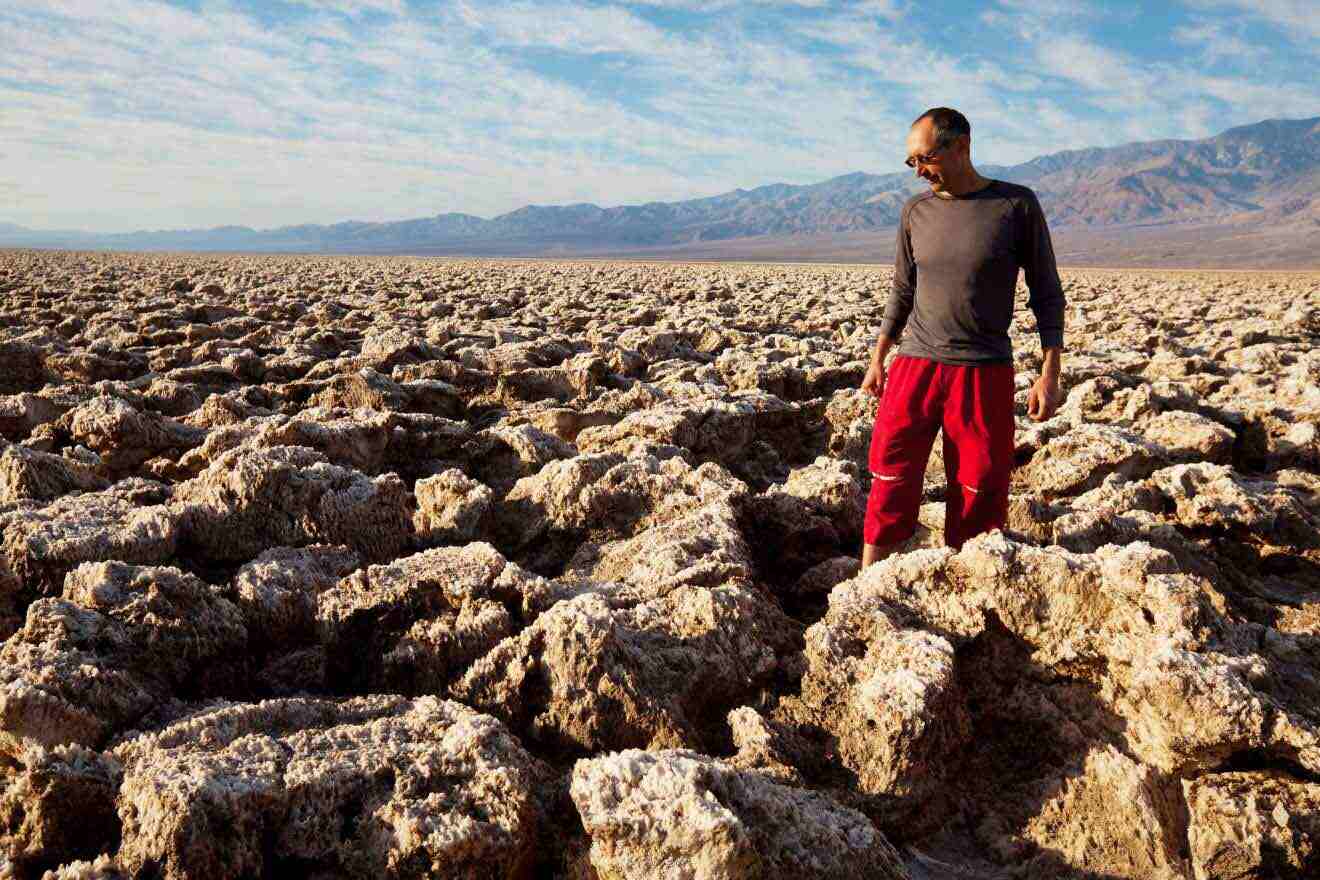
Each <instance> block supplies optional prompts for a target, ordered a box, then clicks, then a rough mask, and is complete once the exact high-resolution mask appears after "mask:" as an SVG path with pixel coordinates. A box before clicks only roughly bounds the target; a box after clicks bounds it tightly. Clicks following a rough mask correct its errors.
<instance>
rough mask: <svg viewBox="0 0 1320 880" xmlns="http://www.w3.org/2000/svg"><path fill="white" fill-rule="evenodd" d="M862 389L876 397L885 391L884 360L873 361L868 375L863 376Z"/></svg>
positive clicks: (867, 371)
mask: <svg viewBox="0 0 1320 880" xmlns="http://www.w3.org/2000/svg"><path fill="white" fill-rule="evenodd" d="M862 391H864V392H866V393H867V394H869V395H871V396H872V397H875V398H879V397H880V395H882V394H884V393H885V363H884V361H871V366H870V367H868V368H867V370H866V375H865V376H864V377H863V378H862Z"/></svg>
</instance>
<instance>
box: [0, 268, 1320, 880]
mask: <svg viewBox="0 0 1320 880" xmlns="http://www.w3.org/2000/svg"><path fill="white" fill-rule="evenodd" d="M889 274H890V273H889V271H888V270H887V269H885V268H882V267H866V266H831V265H775V266H770V265H757V264H680V263H650V264H647V263H611V262H555V261H508V262H496V261H479V260H458V259H455V260H422V259H409V258H318V257H249V256H237V255H236V256H177V255H169V256H166V255H142V254H118V255H115V254H86V253H81V254H79V253H56V252H34V251H15V252H4V253H0V291H2V292H3V300H2V302H3V311H0V436H3V438H4V443H3V446H2V447H0V529H3V538H2V540H0V637H3V638H4V639H5V641H4V644H3V648H0V731H3V735H0V753H2V754H3V757H4V761H3V768H4V769H3V771H0V779H2V780H3V795H0V852H2V853H3V856H0V859H3V860H4V861H0V873H3V872H4V871H8V872H10V873H11V874H12V875H13V876H18V877H27V876H32V877H38V876H41V874H42V872H43V871H46V870H48V869H49V870H51V871H52V875H51V876H58V877H63V878H73V877H105V878H109V877H121V876H122V877H165V878H193V877H198V878H200V877H206V878H223V877H246V876H309V877H310V876H320V877H327V876H362V877H368V876H370V877H379V876H397V877H423V876H443V877H482V878H488V877H509V878H522V877H529V876H538V877H541V876H545V877H562V878H588V877H599V878H611V880H613V878H630V880H631V878H638V880H640V878H668V877H673V878H678V877H699V878H726V877H727V878H735V877H767V878H769V877H783V876H796V877H802V878H807V877H820V878H838V877H843V876H859V877H900V876H905V875H906V873H907V872H909V871H910V872H912V875H913V876H920V877H932V876H968V877H1021V878H1026V877H1032V878H1035V877H1040V878H1045V877H1060V876H1070V877H1082V878H1092V880H1099V878H1116V877H1123V878H1129V877H1130V878H1189V877H1196V878H1210V877H1230V876H1231V877H1249V876H1276V875H1277V876H1310V874H1309V873H1308V872H1320V855H1317V853H1320V782H1317V780H1318V779H1320V678H1317V676H1318V675H1320V640H1318V638H1317V636H1318V635H1320V435H1318V434H1317V432H1318V431H1320V351H1317V348H1316V343H1317V341H1320V274H1317V273H1311V274H1306V273H1245V272H1241V273H1226V272H1196V271H1178V272H1145V271H1134V270H1123V271H1110V270H1099V269H1097V270H1084V271H1083V270H1077V271H1065V272H1064V282H1065V288H1066V291H1067V295H1068V299H1069V305H1068V308H1067V329H1066V334H1065V342H1066V353H1065V355H1064V359H1063V377H1062V384H1063V388H1064V392H1065V395H1066V400H1065V403H1064V404H1063V406H1062V407H1061V409H1060V411H1059V413H1058V414H1057V415H1056V416H1055V417H1054V418H1053V419H1051V420H1050V421H1048V422H1043V423H1035V422H1031V421H1029V420H1028V419H1027V418H1026V416H1025V397H1026V391H1027V388H1028V387H1029V385H1030V382H1031V380H1032V379H1034V377H1035V375H1036V370H1037V369H1038V367H1039V362H1040V358H1039V343H1038V341H1037V340H1036V339H1035V338H1034V330H1033V324H1032V318H1031V315H1030V313H1029V312H1028V311H1026V309H1025V307H1022V306H1020V311H1019V315H1018V318H1017V321H1016V324H1015V327H1014V343H1015V348H1016V359H1017V369H1018V391H1019V394H1018V400H1017V417H1018V431H1017V462H1018V467H1017V469H1016V470H1015V473H1014V483H1013V490H1014V496H1013V500H1012V506H1011V511H1010V522H1009V528H1008V529H1007V530H1006V531H1004V532H1003V533H995V534H991V535H987V536H982V537H980V538H977V539H975V540H973V541H971V542H969V543H968V544H967V546H966V547H964V548H963V550H962V551H961V552H959V553H957V554H954V553H952V552H951V551H950V550H948V549H946V548H944V547H943V542H942V536H941V534H940V527H941V523H942V499H943V497H944V489H945V487H944V477H943V471H942V462H940V460H939V456H938V449H939V445H938V444H937V445H936V455H935V456H934V457H933V458H932V462H931V467H930V469H929V471H928V473H927V480H926V486H925V496H924V498H925V504H924V505H923V508H922V526H921V528H920V529H919V531H918V534H917V535H916V536H915V537H914V538H913V540H912V542H911V546H910V547H909V548H908V549H909V551H910V552H906V553H904V554H902V555H900V556H896V557H894V558H892V559H890V560H887V561H885V562H883V563H881V564H879V565H877V566H874V567H873V568H870V569H868V570H867V571H866V572H865V573H859V571H858V568H857V563H856V561H855V557H856V555H857V551H858V549H859V541H860V536H861V518H862V510H863V507H864V501H865V497H866V492H867V490H868V484H869V475H868V472H867V469H866V452H867V444H868V441H869V437H870V430H871V424H872V420H873V418H874V403H873V401H871V400H870V399H869V398H867V397H865V396H864V395H862V394H861V393H860V392H859V391H858V390H857V387H858V385H859V384H860V382H861V379H862V376H863V373H864V371H865V366H866V361H867V358H868V357H869V354H870V350H871V347H872V346H873V344H874V341H875V334H876V331H877V328H878V325H879V321H880V316H881V312H882V309H883V305H884V300H885V298H886V296H887V293H888V283H889ZM1025 295H1026V294H1025V290H1023V291H1021V299H1020V303H1023V302H1025ZM61 865H63V866H64V867H62V868H60V867H58V866H61ZM57 868H58V870H55V869H57ZM1271 872H1273V873H1271Z"/></svg>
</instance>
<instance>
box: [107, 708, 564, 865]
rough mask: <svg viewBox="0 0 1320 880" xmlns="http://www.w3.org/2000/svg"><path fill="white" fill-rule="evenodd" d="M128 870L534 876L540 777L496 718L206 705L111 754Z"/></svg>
mask: <svg viewBox="0 0 1320 880" xmlns="http://www.w3.org/2000/svg"><path fill="white" fill-rule="evenodd" d="M115 756H116V758H117V759H118V760H119V761H121V762H122V763H123V767H124V780H123V784H122V786H121V788H120V793H119V818H120V820H121V822H122V823H123V843H122V845H121V846H120V849H119V856H118V859H119V862H120V864H121V865H122V866H123V868H124V870H125V872H126V873H128V874H129V875H130V876H140V875H141V874H142V873H143V872H152V873H156V874H157V875H158V876H161V877H164V878H167V880H184V878H203V877H242V876H260V875H262V874H268V873H269V874H279V873H282V872H284V871H289V870H299V871H304V872H313V873H314V872H316V871H321V872H327V873H330V874H338V875H341V876H343V875H347V876H359V877H366V876H376V877H380V876H389V877H400V878H404V877H419V878H420V877H435V876H442V877H472V878H476V877H494V878H510V880H513V878H520V877H524V876H527V874H528V872H529V870H530V869H531V867H532V865H533V864H534V860H535V858H536V853H535V841H536V835H537V832H538V829H539V827H540V824H541V822H542V821H543V819H542V813H541V807H540V806H539V804H538V801H537V798H536V783H537V779H538V773H539V771H538V768H537V766H536V762H535V759H533V758H532V757H531V756H530V755H528V754H527V752H526V751H524V750H523V748H522V747H521V746H520V745H519V744H518V742H517V740H516V739H514V738H513V737H512V736H510V735H509V733H508V732H507V731H506V730H505V729H504V728H503V727H502V726H501V725H500V724H499V722H497V721H496V720H495V719H494V718H491V717H489V716H487V715H480V714H478V713H476V712H473V711H471V710H470V709H467V708H465V707H463V706H460V705H458V704H457V703H452V702H447V701H443V700H436V699H435V698H431V697H426V698H422V699H418V700H415V701H410V700H405V699H402V698H399V697H387V696H373V697H363V698H359V699H355V700H349V701H346V702H342V703H336V702H331V701H326V700H311V699H301V700H298V699H295V700H273V701H267V702H263V703H258V704H255V705H234V706H224V707H221V708H217V709H211V710H208V711H203V712H200V713H197V714H195V715H191V716H189V717H187V718H185V719H182V720H180V721H177V722H175V723H174V724H172V725H170V726H168V727H166V728H165V729H163V730H161V731H159V732H157V733H152V734H148V735H143V736H140V737H137V738H135V739H131V740H128V741H127V742H125V743H123V744H122V745H120V746H119V747H118V748H117V749H116V750H115Z"/></svg>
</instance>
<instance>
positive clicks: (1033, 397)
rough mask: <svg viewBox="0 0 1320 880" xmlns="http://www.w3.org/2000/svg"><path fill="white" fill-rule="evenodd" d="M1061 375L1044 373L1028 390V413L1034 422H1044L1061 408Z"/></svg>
mask: <svg viewBox="0 0 1320 880" xmlns="http://www.w3.org/2000/svg"><path fill="white" fill-rule="evenodd" d="M1061 396H1062V395H1061V394H1060V393H1059V377H1058V376H1056V375H1050V374H1048V373H1046V374H1042V375H1041V377H1040V378H1039V379H1037V380H1036V381H1035V382H1034V383H1032V385H1031V390H1030V391H1029V392H1027V415H1028V416H1030V417H1031V420H1032V421H1033V422H1043V421H1045V420H1046V419H1048V418H1050V417H1052V416H1053V415H1054V411H1055V410H1057V409H1058V408H1059V402H1060V400H1059V398H1060V397H1061Z"/></svg>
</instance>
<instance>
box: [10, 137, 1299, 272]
mask: <svg viewBox="0 0 1320 880" xmlns="http://www.w3.org/2000/svg"><path fill="white" fill-rule="evenodd" d="M979 167H980V169H981V171H982V173H984V174H987V175H989V176H992V177H996V178H1000V179H1004V180H1010V181H1015V182H1019V183H1025V184H1027V185H1029V186H1031V187H1032V188H1033V189H1035V190H1036V192H1037V193H1038V194H1039V196H1040V198H1041V202H1042V204H1043V205H1044V206H1045V210H1046V213H1047V215H1048V216H1049V218H1050V221H1051V225H1052V227H1054V228H1057V229H1062V230H1066V229H1069V228H1088V229H1094V230H1107V229H1110V228H1114V227H1133V226H1141V225H1148V224H1160V225H1162V226H1167V225H1170V224H1196V225H1197V226H1198V228H1206V227H1207V226H1210V227H1215V228H1220V227H1225V226H1241V225H1250V226H1251V227H1252V228H1253V230H1254V231H1255V232H1259V231H1260V229H1261V227H1262V225H1264V226H1265V227H1268V228H1269V229H1270V230H1272V231H1273V230H1277V231H1279V232H1281V233H1286V234H1288V235H1289V236H1290V237H1291V238H1297V239H1298V241H1299V244H1298V247H1300V248H1306V247H1309V248H1310V249H1311V250H1312V251H1315V250H1317V248H1316V245H1317V244H1320V117H1316V118H1312V119H1301V120H1267V121H1265V122H1260V123H1256V124H1254V125H1247V126H1242V127H1239V128H1234V129H1230V130H1228V131H1226V132H1224V133H1222V134H1220V135H1217V136H1215V137H1211V138H1206V139H1203V140H1189V141H1179V140H1162V141H1150V142H1146V143H1136V144H1126V145H1123V146H1119V147H1110V148H1092V149H1085V150H1070V151H1067V152H1062V153H1054V154H1052V155H1048V156H1041V157H1038V158H1036V159H1032V160H1031V161H1030V162H1025V163H1023V164H1021V165H1013V166H1008V167H1004V166H991V165H983V166H979ZM924 187H925V184H924V183H923V182H922V181H919V180H916V179H915V178H914V176H913V175H912V174H911V173H910V172H903V173H899V174H884V175H874V174H864V173H860V172H859V173H854V174H848V175H844V176H842V177H836V178H834V179H832V180H827V181H824V182H823V183H816V184H811V185H807V186H792V185H789V184H783V183H776V184H770V185H768V186H762V187H757V188H756V189H751V190H742V189H739V190H734V191H733V192H729V193H724V194H722V195H718V196H712V197H709V198H704V199H690V200H687V201H681V202H651V203H648V204H644V205H623V206H619V207H614V208H601V207H598V206H596V205H591V204H577V205H555V206H538V205H528V206H527V207H524V208H519V209H518V210H516V211H512V212H510V213H508V214H502V215H500V216H498V217H494V218H492V219H489V220H485V219H482V218H480V217H475V216H472V215H470V214H440V215H437V216H435V217H425V218H421V219H416V220H403V221H397V222H390V223H361V222H344V223H335V224H332V225H329V226H320V225H300V226H284V227H279V228H276V229H263V230H256V229H251V228H248V227H241V226H226V227H219V228H216V229H197V230H161V231H142V232H133V233H126V234H118V235H90V234H83V233H45V232H40V231H33V230H27V229H23V228H22V227H16V226H13V225H12V224H0V244H12V245H28V246H42V245H44V246H54V247H97V248H117V249H126V250H127V249H133V250H143V249H147V250H150V249H171V250H172V249H180V250H183V249H186V250H261V251H269V250H277V251H329V252H379V253H400V252H405V253H407V252H410V253H428V252H429V253H446V252H448V253H478V254H479V253H499V254H542V253H601V254H607V253H611V252H622V251H629V252H633V251H640V252H644V251H645V250H646V249H648V248H655V249H662V250H665V251H667V252H671V251H672V252H674V253H681V251H682V249H683V248H684V247H693V248H697V249H700V250H702V251H703V252H705V251H707V250H709V248H708V245H710V244H711V243H718V242H725V241H732V240H742V239H752V238H765V237H770V238H769V239H767V240H774V239H777V238H779V237H784V236H791V237H801V236H807V237H811V238H813V239H819V238H828V237H829V236H841V235H847V234H854V233H864V232H867V231H871V230H882V229H886V228H889V227H892V226H894V225H895V224H896V223H897V219H898V213H899V210H900V209H901V207H902V205H903V202H904V201H905V200H906V199H907V198H908V196H910V195H911V194H912V193H914V192H919V191H921V189H922V188H924ZM1129 238H1130V236H1129ZM1291 238H1290V239H1289V240H1291ZM717 252H718V250H717ZM1317 262H1320V260H1317Z"/></svg>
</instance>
